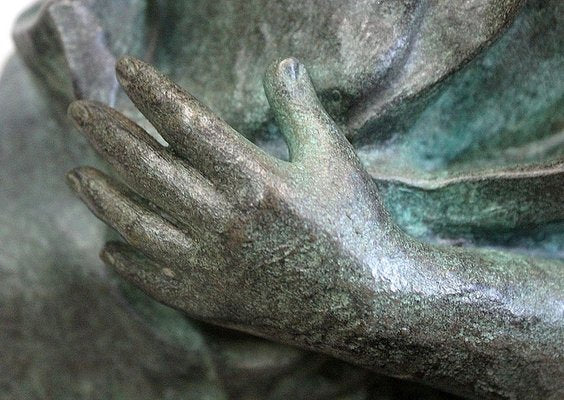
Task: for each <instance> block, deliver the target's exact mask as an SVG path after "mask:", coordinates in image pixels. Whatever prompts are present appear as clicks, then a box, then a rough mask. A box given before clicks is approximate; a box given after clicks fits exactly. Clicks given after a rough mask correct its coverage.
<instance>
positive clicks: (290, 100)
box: [264, 58, 353, 162]
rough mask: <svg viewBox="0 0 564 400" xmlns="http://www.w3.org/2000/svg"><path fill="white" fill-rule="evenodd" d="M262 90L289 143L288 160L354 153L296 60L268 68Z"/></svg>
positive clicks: (286, 60) (307, 75) (290, 59)
mask: <svg viewBox="0 0 564 400" xmlns="http://www.w3.org/2000/svg"><path fill="white" fill-rule="evenodd" d="M264 89H265V92H266V96H267V98H268V101H269V103H270V106H271V108H272V110H273V112H274V116H275V118H276V122H277V123H278V126H279V127H280V130H281V131H282V134H283V135H284V137H285V139H286V143H287V144H288V149H289V152H290V160H291V161H293V162H303V161H307V160H315V159H317V158H318V156H319V155H323V154H331V155H333V153H334V152H335V151H345V152H348V153H351V152H353V150H352V148H351V147H350V145H349V143H348V142H347V140H346V138H345V137H344V135H343V134H342V133H341V132H340V131H339V128H338V127H337V125H336V124H335V123H334V122H333V120H332V119H331V117H330V116H329V115H328V114H327V112H326V111H325V109H324V108H323V106H322V105H321V103H320V102H319V99H318V97H317V94H316V93H315V88H314V87H313V84H312V82H311V79H310V77H309V74H308V72H307V70H306V68H305V66H304V65H303V64H301V63H300V62H299V61H298V60H296V59H295V58H287V59H285V60H282V61H277V62H275V63H273V64H271V65H270V67H269V68H268V69H267V71H266V76H265V80H264Z"/></svg>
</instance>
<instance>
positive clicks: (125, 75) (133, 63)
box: [116, 56, 145, 82]
mask: <svg viewBox="0 0 564 400" xmlns="http://www.w3.org/2000/svg"><path fill="white" fill-rule="evenodd" d="M144 65H145V63H144V62H143V61H141V60H139V59H137V58H135V57H131V56H124V57H121V58H120V59H119V60H118V62H117V63H116V75H117V76H118V78H119V79H120V80H121V81H123V82H130V81H131V80H133V79H135V77H136V76H137V75H138V74H139V71H140V70H141V69H142V68H143V66H144Z"/></svg>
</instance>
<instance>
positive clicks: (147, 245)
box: [67, 167, 195, 265]
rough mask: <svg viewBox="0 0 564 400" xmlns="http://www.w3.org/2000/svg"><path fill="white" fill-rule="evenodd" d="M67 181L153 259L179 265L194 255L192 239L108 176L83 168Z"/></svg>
mask: <svg viewBox="0 0 564 400" xmlns="http://www.w3.org/2000/svg"><path fill="white" fill-rule="evenodd" d="M67 182H68V183H69V185H70V187H71V188H72V189H73V190H74V191H75V192H76V193H77V194H78V196H79V197H80V198H81V200H82V201H83V202H84V203H85V204H86V205H87V206H88V208H90V210H91V211H92V212H93V213H94V214H95V215H96V216H97V217H98V218H100V219H101V220H102V221H104V222H105V223H106V224H108V225H110V226H111V227H112V228H114V229H115V230H116V231H118V232H119V233H120V235H121V236H122V237H123V238H124V239H125V240H126V241H127V242H128V243H130V244H131V245H132V246H135V247H136V248H138V249H142V250H143V251H144V252H145V253H146V254H147V255H148V256H149V257H151V258H153V259H155V260H159V261H162V262H165V263H167V264H170V265H175V264H177V263H179V262H180V261H185V260H186V259H187V258H188V257H189V256H190V255H191V254H193V253H194V246H195V245H194V242H193V241H192V239H190V238H189V237H188V236H187V235H186V234H185V233H184V232H182V231H181V230H179V229H178V228H177V227H175V226H174V225H172V224H171V223H170V222H169V221H167V220H165V219H164V218H163V217H161V216H160V215H158V214H156V213H155V212H153V211H151V210H150V209H148V208H147V207H145V206H144V205H142V204H141V203H140V202H139V201H138V200H135V199H134V197H135V195H134V194H133V193H132V192H131V191H130V190H128V189H127V188H126V187H125V186H123V185H122V184H120V183H118V182H116V181H115V180H113V179H112V178H110V177H109V176H107V175H105V174H104V173H102V172H100V171H98V170H96V169H94V168H90V167H80V168H76V169H74V170H72V171H70V172H69V173H68V174H67Z"/></svg>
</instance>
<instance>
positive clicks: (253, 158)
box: [116, 57, 275, 181]
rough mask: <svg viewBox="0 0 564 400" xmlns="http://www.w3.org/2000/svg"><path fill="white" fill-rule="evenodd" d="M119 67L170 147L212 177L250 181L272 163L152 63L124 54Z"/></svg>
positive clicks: (122, 78) (130, 91) (126, 86)
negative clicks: (241, 177)
mask: <svg viewBox="0 0 564 400" xmlns="http://www.w3.org/2000/svg"><path fill="white" fill-rule="evenodd" d="M116 69H117V75H118V79H119V81H120V83H121V85H122V87H123V89H124V90H125V92H126V93H127V95H128V96H129V98H130V99H131V100H132V101H133V103H135V105H136V106H137V108H138V109H139V110H140V111H141V112H142V113H143V114H144V115H145V117H147V119H148V120H149V121H150V122H151V123H152V124H153V125H154V126H155V128H156V129H157V130H158V131H159V133H160V134H161V136H162V137H163V138H164V139H165V140H166V141H167V142H168V143H169V144H170V146H171V148H173V149H174V151H175V152H177V154H179V155H180V156H182V157H183V158H185V159H186V160H187V161H188V162H189V163H190V164H192V165H193V166H195V167H196V168H198V169H199V170H200V171H202V173H204V174H205V175H206V176H208V177H209V178H210V179H212V180H214V179H218V180H220V181H228V180H230V178H231V177H233V176H240V175H241V174H243V175H245V176H246V177H248V178H251V179H252V178H254V177H255V176H256V175H257V173H258V174H259V175H260V174H262V172H263V171H264V170H269V169H271V168H273V167H274V164H275V161H274V159H273V158H271V157H270V156H268V155H267V154H266V153H264V152H263V151H262V150H261V149H259V148H258V147H256V146H255V145H254V144H253V143H251V142H250V141H248V140H247V139H246V138H244V137H243V136H242V135H240V134H239V133H238V132H237V131H235V130H234V129H233V128H232V127H231V126H229V125H228V124H227V123H226V122H225V121H223V120H222V119H221V118H219V117H218V116H217V115H216V114H214V113H213V112H212V111H211V110H209V109H208V108H207V107H206V106H204V105H203V104H201V103H200V102H199V101H198V100H196V99H195V98H194V97H193V96H191V95H190V94H188V93H187V92H186V91H184V90H183V89H182V88H180V87H179V86H178V85H176V84H175V83H174V82H172V81H171V80H170V79H168V78H167V77H165V76H164V75H162V74H161V73H159V72H158V71H157V70H155V69H154V68H153V67H151V66H150V65H148V64H145V63H144V62H142V61H140V60H137V59H134V58H131V57H125V58H122V59H121V60H120V61H119V62H118V64H117V67H116Z"/></svg>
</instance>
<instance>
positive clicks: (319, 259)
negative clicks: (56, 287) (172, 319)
mask: <svg viewBox="0 0 564 400" xmlns="http://www.w3.org/2000/svg"><path fill="white" fill-rule="evenodd" d="M117 71H118V77H119V79H120V82H121V84H122V86H123V88H124V89H125V91H126V92H127V94H128V95H129V97H130V98H131V99H132V100H133V102H134V103H135V104H136V106H137V107H138V108H139V110H140V111H141V112H142V113H143V114H144V115H145V116H146V117H147V118H148V119H149V121H150V122H151V123H152V124H153V125H154V126H155V127H156V128H157V130H158V131H159V133H160V134H161V135H162V137H163V138H164V139H165V140H166V141H167V142H168V143H169V147H163V146H161V145H160V144H159V143H157V142H156V141H155V140H154V139H152V138H151V137H150V136H149V135H148V134H147V133H146V132H145V131H144V130H143V129H142V128H140V127H139V126H137V125H136V124H135V123H133V122H132V121H130V120H128V119H127V118H126V117H125V116H123V115H121V114H120V113H118V112H117V111H115V110H112V109H110V108H108V107H106V106H104V105H101V104H96V103H91V102H85V101H78V102H75V103H73V104H72V105H71V106H70V108H69V114H70V116H71V117H72V118H73V119H74V121H75V122H76V124H77V125H78V127H79V128H80V129H81V130H82V131H83V132H84V133H85V134H86V136H87V137H88V139H89V140H90V142H91V143H92V145H93V146H94V148H95V149H96V150H97V151H98V153H99V154H100V155H101V156H102V157H103V158H104V159H106V160H107V161H108V162H109V164H110V165H111V166H112V167H113V169H114V170H115V171H116V172H117V173H118V175H119V176H120V177H121V178H122V179H123V181H124V182H125V184H126V185H127V186H125V185H123V184H121V183H119V182H117V181H116V180H114V179H112V178H110V177H108V176H106V175H104V174H103V173H102V172H100V171H97V170H94V169H92V168H78V169H75V170H73V171H72V172H71V173H69V175H68V180H69V182H70V184H71V186H72V187H73V188H74V189H75V190H76V192H77V193H78V194H79V196H80V197H81V198H82V200H83V201H84V202H85V203H86V204H87V205H88V206H89V207H90V209H91V210H92V211H93V212H94V213H95V214H96V215H97V216H98V217H99V218H101V219H102V220H104V221H105V222H106V223H108V224H109V225H111V226H112V227H113V228H115V229H116V230H117V231H118V232H119V233H120V234H121V235H122V236H123V238H124V239H125V240H126V241H127V242H128V243H129V244H124V243H109V244H108V245H107V246H106V247H105V249H104V250H103V252H102V258H103V260H104V261H105V262H106V263H107V264H109V265H110V266H112V267H114V268H115V269H116V271H118V272H119V273H120V274H121V275H122V276H123V277H124V278H126V279H128V280H130V281H132V282H133V283H134V284H136V285H138V286H139V287H141V288H142V289H143V290H145V291H147V292H148V293H150V294H151V295H152V296H154V297H155V298H157V299H159V300H161V301H163V302H165V303H167V304H169V305H171V306H174V307H177V308H180V309H182V310H184V311H186V312H187V313H189V314H190V315H192V316H195V317H198V318H201V319H205V320H208V321H213V322H215V323H219V324H222V325H228V326H237V327H239V328H240V329H244V330H247V331H253V332H255V333H260V334H266V335H268V336H270V335H274V336H277V337H280V335H282V332H284V334H283V335H284V336H285V335H287V334H289V333H290V330H292V331H302V333H303V334H305V333H307V332H311V331H312V326H311V325H312V324H316V325H318V326H322V325H323V324H325V323H327V321H328V320H330V319H331V318H340V317H341V316H338V317H337V316H336V314H337V313H336V312H335V310H336V308H335V307H337V306H338V305H339V304H338V303H340V302H343V303H348V302H354V303H356V302H359V300H360V299H358V298H357V299H356V300H355V299H354V298H356V297H358V296H363V295H364V294H362V293H355V292H354V291H353V290H351V285H350V278H351V277H354V279H356V280H366V279H372V278H371V274H370V271H368V270H363V268H364V267H366V265H365V263H364V260H363V258H370V257H371V254H373V253H374V251H375V250H377V249H378V248H379V246H380V244H379V243H378V241H379V240H378V238H379V237H380V236H382V235H384V233H382V224H381V223H380V222H383V221H384V222H385V221H387V216H386V214H385V213H384V212H383V211H382V207H381V205H380V203H379V199H378V196H377V194H376V190H375V187H374V184H373V182H372V180H371V178H370V177H369V176H368V174H366V173H365V172H364V170H363V168H362V167H361V165H360V163H359V161H358V159H357V157H356V155H355V153H354V151H353V149H352V147H351V146H350V144H349V143H348V142H347V140H346V139H345V138H344V136H343V135H342V133H341V132H339V130H338V129H337V127H336V125H335V124H334V123H333V122H332V120H331V119H330V117H329V116H328V115H327V114H326V113H325V111H324V110H323V108H322V106H321V105H320V104H319V101H318V99H317V97H316V94H315V91H314V88H313V86H312V84H311V82H310V80H309V77H308V74H307V72H306V70H305V68H304V66H303V65H301V64H299V63H298V62H297V61H296V60H294V59H287V60H284V61H282V62H280V63H277V64H275V65H272V66H271V68H270V69H269V70H268V72H267V78H266V82H265V89H266V93H267V96H268V98H269V101H270V103H271V105H272V108H273V110H274V111H275V113H276V118H277V121H278V123H279V126H280V129H281V131H282V133H283V135H284V137H285V139H286V141H287V143H288V147H289V152H290V161H289V162H286V161H282V160H279V159H276V158H274V157H272V156H269V155H268V154H266V153H265V152H264V151H262V150H261V149H260V148H258V147H256V146H255V145H254V144H252V143H251V142H249V141H248V140H247V139H245V138H244V137H243V136H241V135H240V134H239V133H238V132H236V131H235V130H234V129H233V128H231V127H230V126H229V125H228V124H226V123H225V122H224V121H222V120H221V119H220V118H218V117H217V116H215V115H214V114H213V113H212V112H211V111H210V110H208V109H207V108H206V107H205V106H203V105H202V104H200V103H199V102H198V101H197V100H196V99H195V98H193V97H192V96H190V95H189V94H188V93H186V92H184V91H183V90H182V89H181V88H179V87H178V86H177V85H175V84H174V83H172V82H171V81H169V80H168V79H167V78H165V77H164V76H162V75H161V74H159V73H158V72H157V71H155V70H154V69H153V68H152V67H150V66H148V65H146V64H144V63H142V62H141V61H138V60H134V59H129V58H126V59H123V60H121V61H120V62H119V64H118V67H117ZM384 241H385V242H390V238H389V237H386V238H384V237H383V236H382V240H381V242H384ZM336 303H337V304H336ZM359 304H363V302H362V301H360V302H359ZM359 311H361V310H359ZM347 312H348V313H350V312H351V310H348V311H347ZM342 317H343V318H344V316H342ZM343 323H348V321H343ZM281 325H282V326H281Z"/></svg>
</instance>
